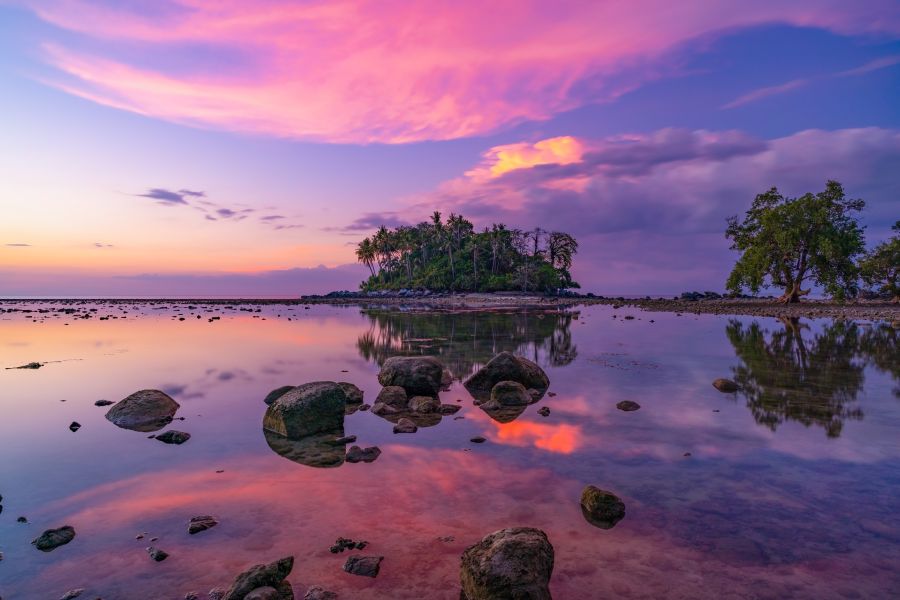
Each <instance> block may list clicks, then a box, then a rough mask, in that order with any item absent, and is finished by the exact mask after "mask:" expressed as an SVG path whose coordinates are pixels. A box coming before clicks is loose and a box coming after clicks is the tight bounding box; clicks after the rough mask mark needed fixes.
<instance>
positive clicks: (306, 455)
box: [263, 428, 346, 468]
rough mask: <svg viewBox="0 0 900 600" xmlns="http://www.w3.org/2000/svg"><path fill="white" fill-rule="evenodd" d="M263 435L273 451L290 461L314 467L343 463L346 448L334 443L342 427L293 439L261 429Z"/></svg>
mask: <svg viewBox="0 0 900 600" xmlns="http://www.w3.org/2000/svg"><path fill="white" fill-rule="evenodd" d="M263 435H264V436H265V438H266V443H267V444H269V448H271V449H272V451H273V452H275V453H276V454H279V455H281V456H283V457H285V458H286V459H288V460H290V461H292V462H295V463H298V464H301V465H306V466H307V467H315V468H331V467H339V466H341V465H342V464H344V454H345V453H346V450H345V448H344V446H343V444H336V443H335V440H336V439H338V438H340V437H343V435H344V429H343V428H341V429H336V430H335V431H326V432H325V433H317V434H315V435H310V436H306V437H302V438H297V439H294V440H292V439H290V438H286V437H284V436H283V435H278V434H277V433H272V432H271V431H266V430H263Z"/></svg>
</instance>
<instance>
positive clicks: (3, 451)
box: [0, 303, 900, 600]
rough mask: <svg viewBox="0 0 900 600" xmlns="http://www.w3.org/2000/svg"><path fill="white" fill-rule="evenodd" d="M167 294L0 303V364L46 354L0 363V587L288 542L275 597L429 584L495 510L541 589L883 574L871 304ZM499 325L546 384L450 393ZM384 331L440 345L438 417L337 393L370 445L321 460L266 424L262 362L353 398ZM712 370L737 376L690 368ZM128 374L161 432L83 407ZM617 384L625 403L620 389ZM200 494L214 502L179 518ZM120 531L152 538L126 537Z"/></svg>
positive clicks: (825, 582)
mask: <svg viewBox="0 0 900 600" xmlns="http://www.w3.org/2000/svg"><path fill="white" fill-rule="evenodd" d="M192 306H195V308H188V304H186V303H177V304H173V303H159V304H141V305H134V304H123V305H110V304H107V303H94V304H85V305H81V306H78V307H77V309H78V312H77V313H75V314H68V315H67V314H64V313H59V312H45V313H39V312H31V313H24V312H5V313H0V366H3V367H12V366H16V365H20V364H23V363H27V362H31V361H41V362H44V361H48V364H46V365H45V366H44V367H42V368H41V369H39V370H6V369H4V370H0V410H2V419H0V494H2V495H3V512H2V513H0V552H3V554H4V558H3V561H2V562H0V597H2V598H3V599H4V600H16V599H19V598H22V599H29V598H39V599H42V600H46V599H48V598H49V599H53V598H58V597H60V596H61V595H62V594H63V593H64V592H65V591H66V590H68V589H71V588H77V587H83V588H86V589H87V591H86V592H85V594H84V597H86V598H90V599H93V598H96V597H102V598H103V599H104V600H116V599H120V598H124V599H143V598H147V599H151V598H152V599H158V598H165V599H173V600H174V599H176V598H183V597H184V594H185V593H186V592H189V591H198V592H202V593H204V594H205V592H206V591H207V590H209V589H210V588H212V587H214V586H227V585H228V584H229V583H230V582H231V580H232V578H233V577H234V576H235V575H236V574H237V573H238V572H240V571H241V570H243V569H244V568H246V567H247V566H249V565H250V564H253V563H258V562H268V561H271V560H274V559H276V558H279V557H281V556H284V555H288V554H292V555H294V556H295V557H296V566H295V568H294V572H293V573H292V575H291V576H290V578H289V579H290V581H291V582H292V583H293V585H294V588H295V590H296V592H297V593H298V597H302V594H303V592H304V591H305V589H306V588H307V587H308V586H310V585H314V584H315V585H322V586H324V587H326V588H328V589H331V590H334V591H336V592H338V593H339V594H340V597H341V598H347V599H350V598H391V599H397V598H429V599H431V598H434V599H443V598H446V599H448V600H450V599H453V600H456V599H457V598H458V596H459V584H458V577H459V575H458V568H459V556H460V554H461V553H462V551H463V550H464V549H465V548H466V547H467V546H468V545H470V544H472V543H474V542H476V541H478V540H479V539H480V538H481V537H483V536H484V535H486V534H488V533H490V532H492V531H495V530H497V529H501V528H503V527H510V526H533V527H539V528H541V529H543V530H545V531H546V532H547V533H548V535H549V538H550V540H551V542H552V543H553V546H554V548H555V551H556V566H555V569H554V572H553V579H552V581H551V590H552V592H553V595H554V597H555V598H560V599H564V598H604V597H617V598H816V599H827V598H889V597H897V596H898V594H900V568H898V565H900V519H898V518H897V514H898V513H900V494H898V492H900V462H898V459H900V364H898V363H900V361H898V338H900V332H898V331H897V330H894V329H891V328H890V327H889V326H887V325H883V324H877V323H876V324H867V323H848V322H830V321H793V322H792V321H786V322H782V321H779V320H776V319H761V318H743V317H740V318H728V317H719V316H713V315H703V316H695V315H684V316H676V315H674V314H664V313H642V312H638V311H634V310H631V311H628V310H624V309H619V310H618V311H614V310H613V309H611V308H609V307H600V306H598V307H590V308H585V309H581V310H580V311H576V312H555V311H548V312H543V313H537V312H530V313H506V314H498V313H457V314H447V313H440V314H435V313H430V314H422V313H410V312H396V311H377V310H362V309H360V308H358V307H337V306H332V307H329V306H315V307H312V308H311V309H309V310H304V309H303V307H302V306H277V305H267V306H261V307H257V306H254V305H251V304H247V305H242V306H239V307H234V308H224V307H222V306H212V305H210V306H204V305H202V304H197V305H192ZM64 307H68V308H73V306H71V305H64V304H61V303H58V304H40V305H28V304H25V303H18V304H14V303H4V304H2V305H0V308H5V309H10V308H17V309H23V308H33V309H34V310H35V311H36V310H38V309H48V308H49V309H56V308H64ZM91 308H95V309H96V311H95V312H93V313H91V314H93V318H90V319H83V318H76V317H78V315H80V314H84V312H86V311H87V312H90V309H91ZM241 309H243V310H241ZM257 311H258V312H257ZM198 315H199V316H200V317H201V318H199V319H198V318H197V316H198ZM614 315H615V317H614ZM625 315H633V316H634V317H635V319H633V320H624V319H623V317H624V316H625ZM107 316H109V317H117V318H109V319H103V320H101V318H102V317H107ZM212 316H221V318H220V319H219V320H214V321H209V318H210V317H212ZM179 317H183V318H184V319H185V320H183V321H181V320H178V319H179ZM651 319H652V321H651ZM503 350H512V351H515V352H516V353H518V354H522V355H524V356H526V357H529V358H532V359H534V360H536V361H537V362H538V363H539V364H541V365H542V366H543V367H544V368H545V369H546V371H547V373H548V374H549V376H550V380H551V386H550V391H552V392H554V393H555V394H556V395H555V396H552V397H550V396H549V395H548V396H545V397H544V398H543V399H542V400H541V401H540V402H539V403H537V404H535V405H532V406H529V407H527V408H526V409H525V410H524V411H523V412H521V413H520V414H516V413H505V414H494V415H490V414H487V413H485V412H484V411H482V410H481V409H480V408H478V407H475V406H474V405H473V403H472V398H471V396H470V395H469V394H468V392H467V391H466V390H465V388H463V387H462V385H461V384H460V382H459V381H458V379H460V378H465V377H466V376H468V375H469V374H470V373H471V372H473V370H475V369H477V368H478V367H479V366H480V365H482V364H484V363H485V362H487V361H488V360H489V359H490V358H491V357H492V356H493V355H494V354H496V353H497V352H500V351H503ZM397 354H430V355H435V356H438V357H440V358H441V360H442V361H443V362H444V363H445V365H447V366H448V367H449V368H450V369H451V370H452V371H453V373H454V375H455V376H456V378H457V381H455V382H454V384H453V386H452V387H451V389H450V390H449V391H446V392H443V393H442V395H441V399H442V401H443V402H450V403H453V402H457V401H459V402H460V403H461V405H462V407H463V408H462V410H461V411H460V412H459V413H457V415H456V417H464V418H461V419H460V418H456V419H455V418H454V416H445V417H444V418H443V419H442V420H440V422H437V423H433V424H431V426H428V427H420V428H419V431H418V433H416V434H414V435H394V434H393V433H392V423H390V422H388V421H387V420H385V419H383V418H380V417H378V416H376V415H374V414H372V413H370V412H356V413H353V414H350V415H348V416H347V417H346V419H345V432H346V433H347V434H348V435H349V434H354V435H356V436H358V443H359V444H360V445H361V446H364V447H365V446H370V445H377V446H379V447H380V448H381V449H382V451H383V454H382V455H381V456H380V458H378V460H377V461H376V462H374V463H371V464H365V463H360V464H349V463H343V464H342V463H341V456H340V454H338V456H337V457H336V458H335V457H334V456H333V455H332V456H331V460H330V462H332V463H336V464H337V466H332V467H331V468H321V467H317V466H314V465H316V464H319V463H320V462H321V460H320V459H321V455H320V454H314V455H309V456H308V455H307V454H304V453H302V452H301V453H296V452H295V453H292V454H291V457H289V458H286V457H285V456H282V455H279V454H278V453H277V452H276V451H274V450H273V449H272V448H271V447H270V446H269V444H268V443H267V440H266V437H265V436H264V435H263V432H262V428H261V422H262V416H263V413H264V410H265V405H264V404H263V398H264V396H265V395H266V393H267V392H269V391H270V390H271V389H273V388H275V387H279V386H282V385H285V384H300V383H304V382H307V381H313V380H342V381H350V382H352V383H355V384H356V385H358V386H359V387H360V388H362V389H363V390H364V391H365V395H366V401H368V402H370V403H371V402H372V401H374V398H375V396H376V395H377V393H378V390H379V385H378V382H377V380H376V374H377V372H378V369H379V363H381V362H382V361H384V359H386V358H387V357H389V356H393V355H397ZM344 371H346V372H344ZM717 377H731V378H733V379H735V380H736V381H737V382H738V383H739V384H740V385H741V388H742V391H741V392H740V393H737V394H722V393H720V392H718V391H716V390H715V389H714V388H713V387H712V386H711V385H710V382H711V381H712V380H713V379H715V378H717ZM144 388H158V389H162V390H165V391H166V392H168V393H169V394H170V395H172V396H173V397H174V398H175V399H176V400H177V401H178V402H179V403H180V404H181V409H180V410H179V412H178V416H179V417H184V419H185V420H184V421H175V423H174V424H173V427H174V428H176V429H179V430H183V431H188V432H190V433H191V435H192V436H193V437H192V438H191V439H190V440H189V441H188V442H187V443H185V444H184V445H181V446H170V445H166V444H162V443H160V442H158V441H156V440H153V439H148V438H147V435H148V434H146V433H139V432H135V431H127V430H123V429H119V428H117V427H116V426H115V425H113V424H112V423H110V422H108V421H106V420H105V419H104V416H103V415H104V413H105V412H106V409H105V408H98V407H95V406H94V401H96V400H98V399H109V400H113V401H117V400H120V399H122V398H124V397H125V396H127V395H129V394H130V393H132V392H134V391H136V390H139V389H144ZM620 400H635V401H637V402H639V403H640V404H641V409H640V410H639V411H637V412H631V413H625V412H622V411H619V410H617V409H616V406H615V405H616V403H617V402H619V401H620ZM542 406H548V407H550V409H551V411H552V412H551V414H550V416H549V417H547V418H544V417H541V416H540V415H538V413H537V411H538V409H539V408H541V407H542ZM72 421H78V422H79V423H81V424H82V428H81V429H80V430H79V431H77V432H75V433H73V432H70V431H69V429H68V426H69V423H71V422H72ZM475 435H482V436H484V437H486V438H487V440H488V441H487V443H485V444H482V445H474V444H471V443H470V442H469V439H470V438H471V437H473V436H475ZM688 453H689V454H688ZM326 462H328V461H326ZM304 463H307V464H304ZM311 465H313V466H311ZM219 470H224V472H222V473H217V471H219ZM587 484H594V485H597V486H599V487H601V488H605V489H608V490H611V491H613V492H615V493H617V494H618V495H619V496H620V497H622V499H623V500H624V501H625V504H626V506H627V514H626V517H625V519H624V520H623V521H621V522H620V523H618V524H617V525H616V526H615V527H614V528H613V529H610V530H602V529H599V528H596V527H594V526H592V525H590V524H589V523H588V522H587V521H586V520H585V519H584V517H583V516H582V514H581V511H580V508H579V503H578V500H579V496H580V493H581V490H582V488H583V487H584V486H585V485H587ZM201 514H212V515H215V516H216V517H217V518H218V519H219V521H220V525H219V526H218V527H215V528H214V529H211V530H209V531H206V532H203V533H200V534H198V535H195V536H189V535H188V533H187V521H188V520H189V519H190V517H192V516H194V515H201ZM19 516H25V517H27V518H28V521H29V522H28V523H27V524H22V523H17V522H16V519H17V517H19ZM63 524H70V525H72V526H74V527H75V529H76V530H77V532H78V533H77V537H76V538H75V540H74V541H73V542H72V543H70V544H68V545H66V546H62V547H60V548H57V549H56V550H54V551H52V552H49V553H42V552H39V551H38V550H36V549H35V548H34V547H32V546H31V545H30V541H31V540H32V539H33V538H34V537H35V536H37V535H38V534H39V533H40V532H41V531H43V530H44V529H46V528H49V527H58V526H61V525H63ZM143 532H147V538H149V537H158V538H159V540H158V541H157V542H154V545H156V546H158V547H160V548H162V549H164V550H166V551H167V552H169V553H170V555H171V556H170V557H169V559H168V560H166V561H165V562H162V563H155V562H153V561H151V560H150V559H149V557H148V555H147V553H146V552H145V547H146V546H147V545H148V541H147V539H144V540H136V539H135V536H136V535H138V534H140V533H143ZM339 536H343V537H350V538H353V539H365V540H368V541H369V542H370V546H369V548H368V549H366V551H365V553H366V554H369V553H371V554H378V555H383V556H385V559H384V561H383V563H382V568H381V573H380V575H379V576H378V578H377V579H369V578H363V577H357V576H353V575H349V574H346V573H344V572H343V571H342V570H341V566H342V565H343V562H344V560H345V559H346V556H347V554H346V553H345V554H339V555H334V554H331V553H330V552H329V551H328V548H329V546H330V545H331V544H333V543H334V541H335V539H336V538H337V537H339Z"/></svg>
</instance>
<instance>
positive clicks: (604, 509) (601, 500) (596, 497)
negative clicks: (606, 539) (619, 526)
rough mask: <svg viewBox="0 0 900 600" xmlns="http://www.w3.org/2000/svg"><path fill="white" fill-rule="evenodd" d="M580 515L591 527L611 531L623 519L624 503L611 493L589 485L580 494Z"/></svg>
mask: <svg viewBox="0 0 900 600" xmlns="http://www.w3.org/2000/svg"><path fill="white" fill-rule="evenodd" d="M581 513H582V514H583V515H584V518H585V519H586V520H587V522H588V523H590V524H591V525H594V526H595V527H599V528H600V529H612V528H613V527H615V525H616V523H618V522H619V521H621V520H622V519H623V518H625V503H624V502H622V500H621V499H620V498H619V497H618V496H616V495H615V494H613V493H612V492H607V491H606V490H601V489H600V488H598V487H596V486H593V485H589V486H587V487H586V488H584V490H583V491H582V492H581Z"/></svg>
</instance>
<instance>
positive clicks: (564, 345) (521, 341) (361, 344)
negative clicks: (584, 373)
mask: <svg viewBox="0 0 900 600" xmlns="http://www.w3.org/2000/svg"><path fill="white" fill-rule="evenodd" d="M363 313H364V314H365V315H366V316H367V317H368V318H369V321H370V323H371V327H370V328H369V330H368V331H366V332H365V333H363V334H362V335H361V336H360V337H359V341H358V342H357V344H356V345H357V348H358V349H359V353H360V355H362V356H363V358H365V359H367V360H371V361H373V362H375V363H377V364H379V365H381V364H383V363H384V361H385V360H386V359H388V358H390V357H391V356H414V355H428V356H436V357H437V358H438V359H439V360H440V361H441V362H442V363H444V366H446V367H447V368H449V369H450V372H451V373H452V374H453V377H454V379H459V380H462V379H465V378H466V377H468V376H469V375H470V374H471V373H474V372H475V371H476V370H477V368H478V367H480V366H483V365H484V364H486V363H487V362H488V361H489V360H491V359H492V358H493V357H494V356H496V355H497V354H499V353H500V352H503V351H509V352H512V353H514V354H516V355H519V356H524V357H526V358H528V359H530V360H533V361H534V362H536V363H537V364H539V365H541V366H542V367H547V366H554V367H557V366H563V365H567V364H569V363H570V362H572V361H573V360H575V357H576V356H577V349H576V347H575V345H574V344H573V343H572V334H571V331H570V327H571V324H572V320H573V319H577V318H578V313H577V312H561V311H556V310H553V311H546V312H533V311H529V312H525V311H519V312H487V311H472V312H400V311H391V310H364V311H363Z"/></svg>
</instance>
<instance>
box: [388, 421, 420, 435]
mask: <svg viewBox="0 0 900 600" xmlns="http://www.w3.org/2000/svg"><path fill="white" fill-rule="evenodd" d="M418 429H419V428H418V427H416V424H415V423H414V422H413V421H411V420H410V419H400V420H399V421H397V424H396V425H394V433H415V432H416V431H418Z"/></svg>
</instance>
